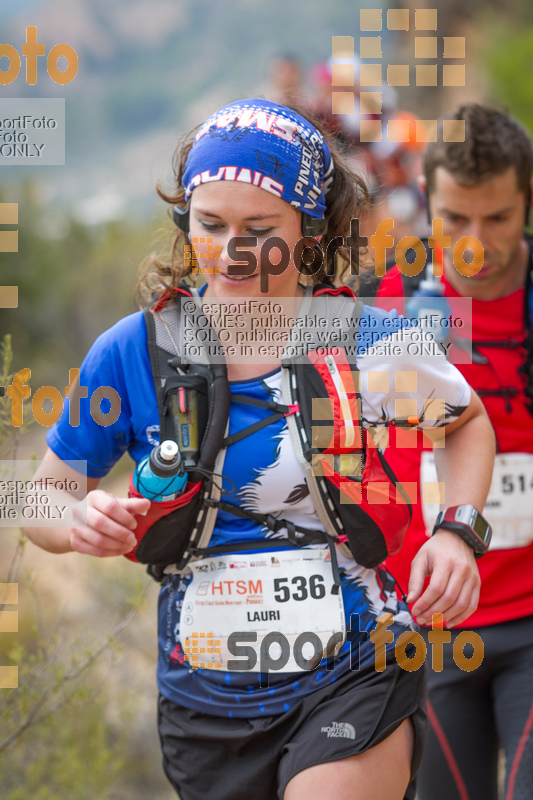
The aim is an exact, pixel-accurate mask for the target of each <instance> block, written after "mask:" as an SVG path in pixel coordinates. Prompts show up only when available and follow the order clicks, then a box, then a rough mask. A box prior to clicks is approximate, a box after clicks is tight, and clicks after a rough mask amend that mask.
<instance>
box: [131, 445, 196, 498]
mask: <svg viewBox="0 0 533 800" xmlns="http://www.w3.org/2000/svg"><path fill="white" fill-rule="evenodd" d="M186 483H187V473H186V472H185V469H184V466H183V461H182V459H181V455H180V451H179V448H178V445H177V444H176V442H173V441H172V440H170V439H167V441H165V442H162V444H160V445H157V447H154V449H153V450H152V452H151V453H150V455H149V456H146V457H145V458H143V460H142V461H140V462H139V463H138V464H137V467H136V469H135V472H134V473H133V485H134V487H135V489H136V490H137V491H138V492H139V494H142V496H143V497H147V498H148V499H149V500H159V501H162V500H174V499H175V498H176V497H178V496H179V495H180V494H181V493H182V492H183V491H184V489H185V485H186Z"/></svg>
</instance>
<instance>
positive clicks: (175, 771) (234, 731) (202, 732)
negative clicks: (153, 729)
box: [159, 661, 426, 800]
mask: <svg viewBox="0 0 533 800" xmlns="http://www.w3.org/2000/svg"><path fill="white" fill-rule="evenodd" d="M425 697H426V675H425V667H422V668H421V669H419V670H418V671H417V672H407V671H405V670H403V669H402V668H401V667H399V666H398V664H397V663H396V662H395V661H394V662H393V663H390V664H387V667H386V669H385V670H384V671H383V672H376V671H375V669H374V666H373V665H372V666H371V667H367V668H365V669H360V670H357V671H353V672H349V673H348V674H347V675H345V676H343V677H342V678H339V679H338V680H337V681H335V683H332V684H331V685H330V686H326V687H324V688H323V689H320V690H319V691H317V692H315V693H314V694H311V695H309V696H308V697H304V698H303V699H302V700H300V702H299V703H297V705H296V706H295V707H294V708H292V709H291V710H290V711H287V712H286V713H285V714H278V715H275V716H266V717H254V718H251V719H241V718H228V717H215V716H211V715H208V714H201V713H199V712H197V711H193V710H191V709H188V708H183V707H182V706H179V705H177V704H176V703H173V702H171V701H170V700H167V699H166V698H165V697H163V696H160V698H159V735H160V739H161V746H162V750H163V767H164V770H165V772H166V775H167V777H168V779H169V780H170V782H171V784H172V785H173V786H174V788H175V789H176V792H177V793H178V794H179V796H180V798H181V800H250V798H252V797H253V798H254V800H276V798H280V800H282V798H283V792H284V790H285V787H286V785H287V783H288V782H289V780H290V779H291V778H292V777H293V776H294V775H296V774H297V773H298V772H301V771H302V770H304V769H306V768H307V767H311V766H314V765H315V764H323V763H327V762H330V761H338V760H339V759H342V758H347V757H348V756H353V755H358V754H360V753H363V752H364V751H365V750H368V749H369V748H371V747H373V746H374V745H376V744H378V743H379V742H381V741H382V740H383V739H386V738H387V736H389V735H390V734H391V733H392V732H393V731H394V730H395V729H396V728H397V727H398V726H399V725H400V724H401V723H402V722H403V720H405V719H407V717H411V719H412V721H413V725H414V732H415V744H414V753H413V762H412V767H411V783H410V784H409V787H408V789H407V791H406V793H405V800H414V797H415V784H414V778H415V775H416V772H417V770H418V765H419V763H420V760H421V757H422V750H423V747H424V742H425V737H426V710H425Z"/></svg>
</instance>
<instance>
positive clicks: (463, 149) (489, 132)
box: [423, 103, 533, 198]
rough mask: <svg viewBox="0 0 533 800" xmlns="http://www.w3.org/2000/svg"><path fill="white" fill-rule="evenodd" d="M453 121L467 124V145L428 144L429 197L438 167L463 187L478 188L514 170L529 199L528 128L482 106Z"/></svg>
mask: <svg viewBox="0 0 533 800" xmlns="http://www.w3.org/2000/svg"><path fill="white" fill-rule="evenodd" d="M451 119H455V120H464V121H465V141H464V142H443V141H438V142H430V144H428V146H427V149H426V152H425V155H424V162H423V171H424V175H425V178H426V183H427V192H428V194H430V193H431V192H432V191H433V189H434V187H435V171H436V169H437V167H444V169H446V170H447V171H448V172H450V173H451V174H452V175H453V177H454V178H455V180H456V181H457V182H458V183H460V184H461V185H463V186H474V185H476V184H478V183H482V182H483V181H486V180H488V179H489V178H491V177H492V176H493V175H499V174H500V173H502V172H505V171H506V170H507V169H509V167H514V169H515V171H516V177H517V179H518V188H519V189H520V191H522V192H524V194H525V196H526V198H529V185H530V179H531V170H532V168H533V146H532V144H531V139H530V138H529V136H528V134H527V133H526V131H525V130H524V128H523V127H522V126H521V125H520V124H519V123H518V122H517V121H516V120H514V119H513V118H512V117H510V116H509V114H506V113H504V112H503V111H497V110H496V109H494V108H489V107H488V106H482V105H479V104H478V103H468V104H467V105H464V106H461V108H460V109H459V110H458V111H457V113H456V114H454V115H453V116H452V117H451ZM439 139H442V122H441V125H440V131H439Z"/></svg>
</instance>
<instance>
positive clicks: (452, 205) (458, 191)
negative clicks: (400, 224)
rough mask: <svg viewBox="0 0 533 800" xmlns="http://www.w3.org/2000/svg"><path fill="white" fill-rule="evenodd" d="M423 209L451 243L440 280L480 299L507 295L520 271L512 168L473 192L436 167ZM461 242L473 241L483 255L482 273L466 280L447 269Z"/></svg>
mask: <svg viewBox="0 0 533 800" xmlns="http://www.w3.org/2000/svg"><path fill="white" fill-rule="evenodd" d="M429 203H430V212H431V217H432V218H441V219H442V220H443V230H444V234H445V235H447V236H450V237H451V240H452V249H450V250H447V251H446V252H447V253H448V254H449V256H448V262H447V270H446V274H447V275H448V276H449V278H450V281H451V283H452V284H453V285H454V286H455V288H456V289H457V290H458V291H459V292H461V293H462V294H466V295H471V296H472V297H476V298H481V299H489V298H492V297H493V296H494V297H498V296H503V295H504V294H507V293H510V292H511V291H513V290H514V288H515V287H514V284H515V283H516V279H517V276H518V278H519V277H520V275H518V273H521V272H522V271H523V268H524V266H525V264H523V263H522V262H523V258H521V240H522V232H523V228H524V219H525V204H526V198H525V196H524V192H523V191H521V190H520V189H519V188H518V181H517V175H516V171H515V169H514V167H509V169H507V170H505V172H501V173H499V174H497V175H494V176H492V177H490V178H489V179H488V180H486V181H483V182H482V183H478V184H475V185H474V186H463V185H461V184H460V183H458V182H457V180H456V179H455V177H454V176H453V175H452V174H451V173H450V172H448V171H447V170H446V169H444V167H437V169H436V170H435V180H434V186H433V190H432V191H431V194H430V197H429ZM462 236H474V237H475V238H476V239H479V241H480V242H481V244H482V245H483V249H484V251H485V258H484V263H483V267H482V268H481V270H480V271H479V272H478V273H477V274H476V275H474V276H472V277H465V276H462V275H460V273H459V272H457V271H456V270H455V268H454V267H452V266H451V264H452V252H453V247H454V245H455V244H456V242H457V241H458V240H459V239H460V238H461V237H462Z"/></svg>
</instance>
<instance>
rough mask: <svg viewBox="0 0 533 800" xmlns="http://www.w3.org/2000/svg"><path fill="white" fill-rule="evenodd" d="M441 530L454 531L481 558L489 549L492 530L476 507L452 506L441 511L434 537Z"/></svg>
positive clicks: (434, 529) (436, 522)
mask: <svg viewBox="0 0 533 800" xmlns="http://www.w3.org/2000/svg"><path fill="white" fill-rule="evenodd" d="M439 528H445V529H446V530H448V531H453V532H454V533H456V534H457V536H460V537H461V539H463V541H465V542H466V543H467V545H468V546H469V547H471V548H472V550H473V551H474V555H475V557H476V558H481V556H483V555H485V553H486V552H487V550H488V549H489V544H490V540H491V537H492V528H491V527H490V525H489V523H488V522H487V520H486V519H485V518H484V517H483V516H481V514H480V513H479V511H478V510H477V509H476V508H474V506H452V508H446V509H445V510H444V511H440V512H439V515H438V517H437V519H436V521H435V527H434V528H433V531H432V534H431V535H432V536H433V534H434V533H436V532H437V531H438V529H439Z"/></svg>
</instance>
